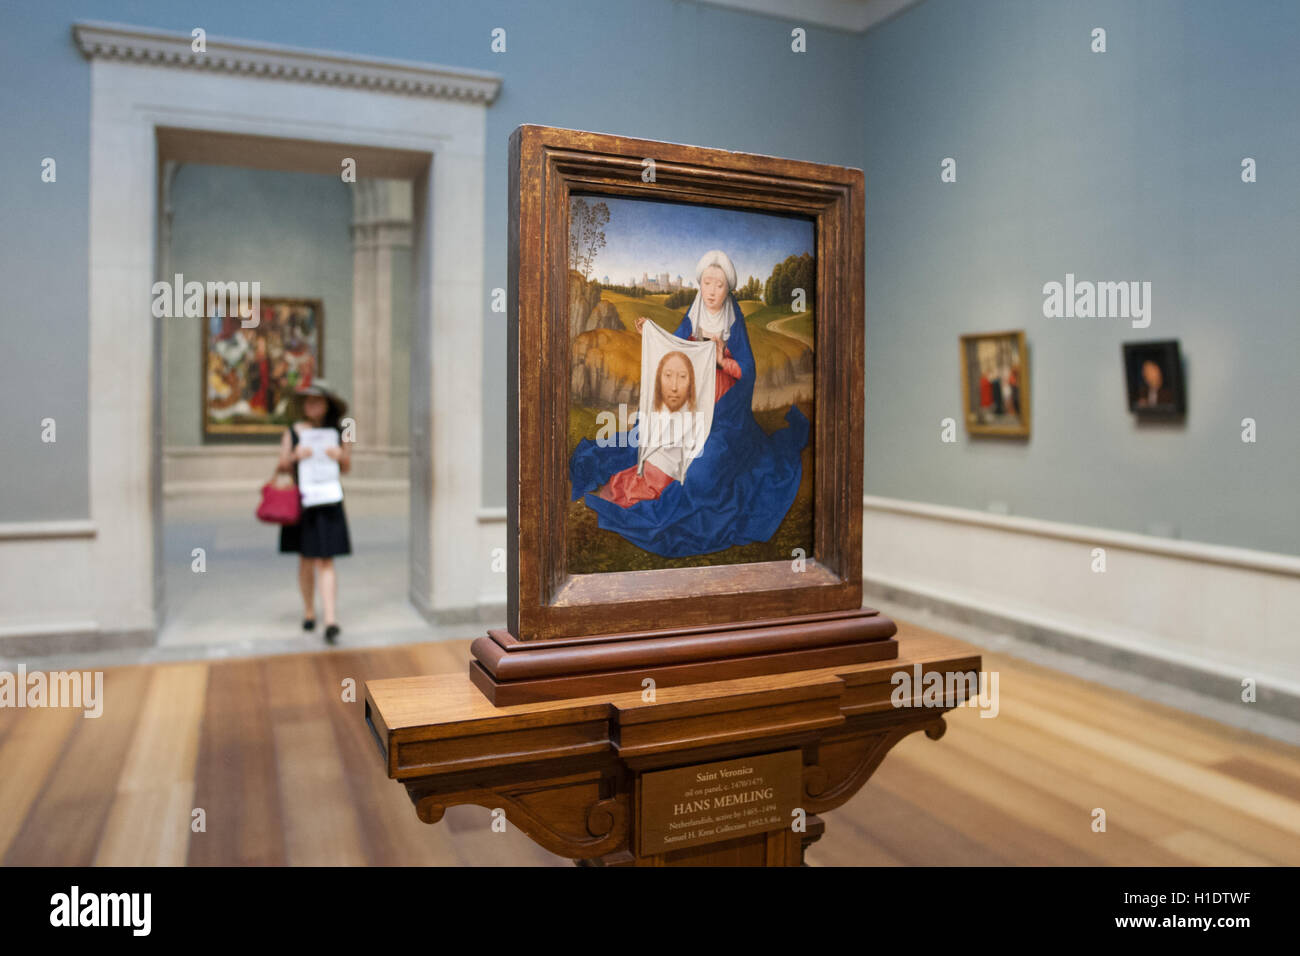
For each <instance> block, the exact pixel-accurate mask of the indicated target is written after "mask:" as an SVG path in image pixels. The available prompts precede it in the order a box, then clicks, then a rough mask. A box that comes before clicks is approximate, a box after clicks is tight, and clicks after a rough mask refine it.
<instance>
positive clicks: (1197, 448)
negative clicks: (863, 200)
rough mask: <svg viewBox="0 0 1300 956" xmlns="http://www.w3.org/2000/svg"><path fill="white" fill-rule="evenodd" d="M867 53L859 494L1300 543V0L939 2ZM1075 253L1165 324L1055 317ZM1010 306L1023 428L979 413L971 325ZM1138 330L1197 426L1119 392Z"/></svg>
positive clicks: (1276, 545)
mask: <svg viewBox="0 0 1300 956" xmlns="http://www.w3.org/2000/svg"><path fill="white" fill-rule="evenodd" d="M1093 27H1103V28H1105V29H1106V30H1107V47H1108V49H1107V52H1106V53H1104V54H1096V53H1092V52H1090V50H1089V44H1090V34H1091V30H1092V28H1093ZM862 51H863V56H862V63H863V69H864V75H863V77H862V84H863V85H862V89H863V94H864V96H863V103H864V107H865V115H864V121H863V123H862V126H861V130H862V148H861V156H862V166H863V168H864V169H865V171H866V176H867V192H868V198H867V366H866V381H867V414H866V434H867V464H866V488H867V491H868V493H871V494H877V495H887V496H894V497H900V498H907V499H913V500H917V501H925V502H936V503H940V504H946V505H954V506H960V507H968V508H978V509H984V508H987V507H989V506H990V505H991V504H994V503H997V502H1001V503H1003V504H1005V505H1007V506H1008V507H1009V509H1010V511H1011V513H1012V514H1017V515H1026V516H1031V517H1036V518H1047V519H1053V520H1059V521H1067V522H1076V523H1079V524H1085V525H1096V526H1102V527H1106V528H1117V529H1122V530H1126V531H1136V532H1155V533H1166V532H1169V531H1172V532H1173V533H1175V534H1176V535H1177V536H1179V537H1182V538H1186V539H1193V540H1199V541H1209V542H1214V543H1219V544H1227V545H1241V546H1246V547H1253V548H1261V549H1267V550H1272V551H1280V552H1285V553H1291V554H1295V553H1297V552H1300V508H1297V506H1296V495H1297V492H1300V427H1297V421H1298V416H1300V377H1297V369H1296V366H1297V360H1298V359H1300V321H1297V314H1296V310H1297V302H1300V241H1298V239H1297V237H1298V236H1300V52H1298V51H1300V4H1297V3H1294V2H1290V0H1278V2H1264V0H1251V2H1238V3H1232V2H1204V0H1202V2H1189V0H1180V2H1175V0H1165V2H1156V0H1145V2H1142V3H1132V2H1127V0H1124V2H1120V0H1115V2H1093V3H1070V4H1065V3H1041V2H1028V0H1021V2H1010V0H986V2H980V3H969V2H959V0H926V2H923V3H921V4H920V5H919V6H917V7H915V8H914V9H912V10H911V11H909V12H907V13H905V14H904V15H902V16H900V17H898V18H896V19H894V20H892V21H890V22H888V23H886V24H884V25H883V26H882V27H880V28H879V29H878V30H874V31H871V32H869V33H868V34H867V36H866V37H865V39H864V42H863V46H862ZM1246 156H1250V157H1254V158H1255V159H1256V160H1257V161H1258V163H1259V179H1258V182H1257V183H1255V184H1253V185H1245V184H1243V183H1242V181H1241V178H1240V172H1241V167H1240V163H1241V160H1242V158H1243V157H1246ZM945 157H953V158H955V159H956V160H957V173H958V178H957V182H956V183H953V184H944V183H941V182H940V179H939V172H940V162H941V161H942V160H943V159H944V158H945ZM1067 272H1072V273H1074V274H1075V275H1076V276H1077V277H1079V278H1081V279H1082V278H1089V279H1094V280H1102V279H1106V280H1112V279H1113V280H1120V279H1142V280H1149V281H1150V282H1151V283H1152V286H1153V288H1152V304H1153V310H1152V322H1151V325H1150V327H1149V328H1147V329H1145V330H1136V329H1133V328H1131V327H1130V325H1129V323H1127V322H1123V321H1121V320H1116V319H1047V318H1044V317H1043V314H1042V307H1043V294H1042V287H1043V284H1044V283H1046V282H1049V281H1053V280H1056V281H1063V280H1064V277H1065V275H1066V273H1067ZM1000 329H1024V330H1025V331H1026V333H1027V336H1028V340H1029V351H1030V381H1031V389H1032V402H1033V437H1032V438H1031V439H1030V440H1029V441H1028V442H1027V443H1025V442H1014V441H1006V440H989V439H981V440H972V439H970V438H968V437H967V436H966V435H965V433H964V430H963V429H961V424H960V423H961V420H962V414H961V408H960V401H961V396H960V384H959V383H960V379H959V371H958V364H957V354H958V349H957V340H958V336H959V335H960V334H962V333H964V332H973V331H993V330H1000ZM1144 338H1145V339H1158V338H1177V339H1180V340H1181V342H1182V348H1183V352H1184V355H1185V362H1186V371H1187V383H1188V384H1187V388H1188V415H1187V419H1186V424H1185V425H1182V426H1164V427H1141V428H1139V427H1138V426H1137V425H1136V424H1135V422H1134V420H1133V417H1132V416H1131V415H1130V414H1129V412H1128V411H1127V408H1126V404H1125V398H1124V382H1123V376H1122V369H1121V360H1120V343H1121V342H1124V341H1128V340H1137V339H1144ZM945 417H952V418H954V419H956V420H957V422H958V428H959V436H960V437H959V441H958V442H957V443H956V444H950V445H946V444H943V443H942V442H941V441H940V420H941V419H943V418H945ZM1246 417H1251V418H1255V419H1256V420H1257V422H1258V429H1259V431H1258V442H1257V443H1256V444H1253V445H1251V444H1243V443H1242V441H1241V425H1240V423H1241V420H1242V419H1243V418H1246Z"/></svg>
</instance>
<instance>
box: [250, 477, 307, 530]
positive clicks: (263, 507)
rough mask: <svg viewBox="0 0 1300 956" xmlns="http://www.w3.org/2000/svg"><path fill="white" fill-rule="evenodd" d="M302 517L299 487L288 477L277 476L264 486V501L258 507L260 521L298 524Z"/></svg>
mask: <svg viewBox="0 0 1300 956" xmlns="http://www.w3.org/2000/svg"><path fill="white" fill-rule="evenodd" d="M282 479H285V480H282ZM301 517H302V498H301V497H299V495H298V486H297V485H296V484H294V483H293V481H292V480H289V479H288V476H287V475H282V474H277V475H276V476H275V477H274V478H272V479H271V480H270V481H268V482H267V483H266V484H264V485H263V486H262V501H261V503H260V504H259V505H258V506H257V518H258V520H259V521H265V522H268V523H269V524H297V523H298V520H299V519H300V518H301Z"/></svg>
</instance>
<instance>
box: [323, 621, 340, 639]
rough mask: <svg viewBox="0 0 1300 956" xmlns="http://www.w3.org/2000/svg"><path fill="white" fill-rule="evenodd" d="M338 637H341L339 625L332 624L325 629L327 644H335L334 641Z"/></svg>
mask: <svg viewBox="0 0 1300 956" xmlns="http://www.w3.org/2000/svg"><path fill="white" fill-rule="evenodd" d="M338 636H339V626H338V625H337V624H331V625H330V626H329V627H327V628H325V643H326V644H333V643H334V639H335V638H336V637H338Z"/></svg>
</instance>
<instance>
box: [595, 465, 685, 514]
mask: <svg viewBox="0 0 1300 956" xmlns="http://www.w3.org/2000/svg"><path fill="white" fill-rule="evenodd" d="M643 471H644V473H643V474H640V475H638V474H637V473H636V465H632V466H631V467H629V468H624V469H623V470H622V471H619V472H615V473H614V474H613V475H612V476H611V477H610V479H609V483H608V484H607V485H605V486H604V487H603V488H601V489H600V490H599V491H597V492H596V495H597V497H600V498H604V499H605V500H606V501H612V502H614V504H616V505H618V506H619V507H620V508H630V507H632V505H634V504H636V503H637V502H638V501H648V500H650V499H652V498H658V497H659V495H660V493H661V492H662V491H663V490H664V489H665V488H667V487H668V486H669V485H671V484H672V483H673V479H672V478H670V477H669V476H668V474H667V473H666V472H663V471H661V470H660V469H658V468H656V467H655V466H654V465H652V464H650V462H648V461H647V462H646V463H645V468H644V470H643Z"/></svg>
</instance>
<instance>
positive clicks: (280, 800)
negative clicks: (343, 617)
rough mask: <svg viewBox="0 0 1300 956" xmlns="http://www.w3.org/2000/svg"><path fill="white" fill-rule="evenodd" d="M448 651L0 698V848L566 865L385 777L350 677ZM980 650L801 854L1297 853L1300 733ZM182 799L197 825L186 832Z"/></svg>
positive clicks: (454, 648) (449, 666) (1243, 860)
mask: <svg viewBox="0 0 1300 956" xmlns="http://www.w3.org/2000/svg"><path fill="white" fill-rule="evenodd" d="M467 630H471V629H468V628H467ZM909 633H911V634H916V635H920V634H923V633H924V632H923V631H922V630H921V629H919V628H911V627H909V626H908V625H906V624H903V625H902V637H903V639H904V640H905V639H906V638H907V636H908V634H909ZM467 661H468V641H467V640H466V641H452V642H427V643H423V644H414V645H407V646H403V647H378V648H372V649H359V650H351V649H342V650H322V651H319V652H316V653H309V654H299V655H293V656H281V657H263V658H251V659H246V660H231V661H219V662H213V663H210V664H209V663H198V664H169V665H157V666H138V667H129V668H119V669H112V670H109V671H107V672H106V676H105V712H104V716H103V717H101V718H98V719H85V718H83V717H82V715H81V712H80V711H79V710H72V709H35V710H28V709H24V710H9V709H6V710H0V767H3V768H4V772H3V773H0V860H3V862H4V863H5V864H6V865H15V864H47V865H48V864H69V865H78V864H80V865H85V864H87V863H92V862H93V863H100V864H105V863H126V864H174V863H189V864H191V865H237V864H254V865H263V864H265V865H283V864H299V865H301V864H331V863H337V864H344V865H363V864H373V865H416V866H419V865H426V866H427V865H434V866H510V865H527V866H568V865H570V864H569V863H568V861H565V860H562V859H561V858H559V857H556V856H554V855H553V854H550V853H548V852H547V851H545V850H543V849H541V848H540V847H538V846H536V845H535V844H534V843H532V841H531V840H529V839H528V838H527V837H526V836H524V835H523V834H522V833H521V832H520V831H518V830H517V829H516V828H514V827H513V826H511V825H509V821H508V818H507V827H506V832H504V833H500V832H497V831H494V830H493V829H492V827H491V821H492V815H491V808H489V807H478V806H465V807H452V808H450V809H449V810H448V811H447V813H446V815H445V816H444V818H443V820H442V821H441V822H440V823H439V824H437V825H435V826H428V825H426V824H424V823H421V822H420V821H419V819H418V818H417V817H416V815H415V812H414V808H413V807H412V806H411V803H410V800H409V799H408V798H407V795H406V792H405V789H404V788H403V787H401V786H400V785H399V784H397V783H395V782H394V781H392V780H389V779H388V778H387V777H386V776H385V775H384V773H383V769H382V765H381V763H380V756H379V751H378V748H377V746H376V743H375V741H374V739H373V737H372V735H371V734H370V732H369V731H368V729H367V728H366V727H365V724H364V721H363V720H362V717H361V714H362V710H361V708H362V704H361V703H360V701H361V700H362V698H363V685H364V683H365V681H367V680H370V679H374V678H380V677H400V676H413V675H418V674H422V673H436V672H463V671H464V670H465V668H466V666H467ZM984 662H985V669H986V670H996V671H997V672H998V675H999V688H998V691H999V700H998V704H999V713H998V715H997V716H996V717H993V718H985V717H981V716H980V711H979V710H978V709H977V708H959V709H958V710H957V711H954V712H953V713H951V714H949V715H948V717H947V718H946V719H947V724H948V731H947V733H946V734H945V735H944V737H943V738H942V739H941V740H939V741H932V740H929V739H927V738H925V737H924V736H923V735H920V734H914V735H912V736H911V737H908V738H907V739H905V740H903V741H902V742H901V743H900V744H899V745H898V746H897V747H895V749H894V751H893V752H892V753H891V754H890V755H889V756H888V757H887V758H886V760H885V761H884V763H883V765H882V766H881V768H880V769H879V770H878V771H877V772H876V774H875V776H874V777H873V778H872V779H871V781H870V782H869V783H868V784H867V786H866V787H864V788H863V790H862V791H861V792H860V793H859V794H857V795H856V796H855V797H854V798H853V799H852V800H850V801H849V802H848V803H847V804H845V805H844V806H843V807H840V808H839V809H837V810H834V811H832V812H830V813H828V814H826V815H825V816H824V819H825V821H826V833H825V835H824V836H823V837H822V839H821V840H820V841H818V842H817V843H815V844H814V845H813V847H812V849H811V850H810V851H809V854H808V862H809V864H810V865H815V866H864V865H866V866H899V865H1004V864H1015V865H1064V864H1081V865H1134V864H1142V865H1174V864H1187V863H1193V864H1205V865H1244V866H1252V865H1267V864H1287V865H1297V864H1300V748H1296V747H1287V746H1286V745H1285V744H1281V743H1279V742H1277V741H1273V740H1269V739H1267V738H1262V737H1258V736H1256V735H1253V734H1249V733H1247V732H1245V731H1242V730H1239V729H1236V728H1232V727H1225V726H1221V725H1219V724H1215V723H1214V722H1212V721H1209V720H1206V719H1204V718H1202V717H1200V716H1198V715H1193V714H1184V713H1182V712H1180V711H1177V710H1174V709H1172V708H1169V707H1164V706H1162V705H1159V704H1154V703H1150V702H1148V701H1145V700H1143V699H1141V698H1137V697H1135V696H1133V695H1130V694H1125V693H1122V692H1119V691H1116V690H1112V689H1110V688H1107V687H1103V686H1101V685H1097V684H1091V683H1088V682H1087V681H1083V680H1081V679H1079V678H1077V677H1074V676H1073V675H1070V674H1064V673H1058V672H1055V671H1052V670H1049V669H1047V668H1044V667H1041V666H1039V665H1036V664H1031V663H1028V662H1025V661H1021V660H1018V659H1014V658H1010V657H1006V656H1005V655H1000V654H990V653H985V654H984ZM196 807H198V808H202V809H203V810H204V811H205V813H206V831H205V832H193V831H192V830H191V827H190V820H191V811H192V810H193V809H194V808H196ZM1094 807H1102V808H1104V809H1105V810H1106V812H1107V829H1106V832H1105V833H1095V832H1093V830H1092V828H1091V811H1092V809H1093V808H1094Z"/></svg>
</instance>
